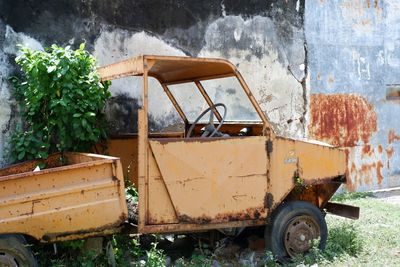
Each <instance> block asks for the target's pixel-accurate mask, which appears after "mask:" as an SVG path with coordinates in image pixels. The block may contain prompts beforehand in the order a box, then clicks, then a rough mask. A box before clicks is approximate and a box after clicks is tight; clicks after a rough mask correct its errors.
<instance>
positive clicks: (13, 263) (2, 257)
mask: <svg viewBox="0 0 400 267" xmlns="http://www.w3.org/2000/svg"><path fill="white" fill-rule="evenodd" d="M0 266H5V267H18V266H19V264H18V262H17V260H16V259H15V257H14V256H13V255H11V254H9V253H7V252H2V251H0Z"/></svg>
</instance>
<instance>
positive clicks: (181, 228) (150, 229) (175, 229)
mask: <svg viewBox="0 0 400 267" xmlns="http://www.w3.org/2000/svg"><path fill="white" fill-rule="evenodd" d="M265 224H266V220H265V219H262V220H245V221H234V222H226V223H205V224H193V223H176V224H175V223H171V224H159V225H146V226H145V227H144V228H143V229H139V233H184V232H195V231H203V230H208V229H218V228H231V227H249V226H258V225H265Z"/></svg>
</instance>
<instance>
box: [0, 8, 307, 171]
mask: <svg viewBox="0 0 400 267" xmlns="http://www.w3.org/2000/svg"><path fill="white" fill-rule="evenodd" d="M303 13H304V0H297V1H279V0H269V1H237V0H212V1H195V0H191V1H190V0H187V1H160V0H154V1H148V0H146V1H145V0H139V1H128V0H114V1H106V0H99V1H83V0H62V1H51V0H44V1H43V0H42V1H38V0H32V1H29V2H27V1H23V0H13V1H7V0H0V36H1V37H0V38H1V39H0V47H3V49H2V52H1V54H0V59H1V60H2V62H4V63H2V65H1V74H0V75H1V79H2V81H3V82H2V86H1V91H0V92H3V93H2V94H1V95H0V99H1V100H0V101H2V102H1V105H0V106H1V109H2V111H1V115H0V127H1V129H2V132H1V133H0V143H2V144H3V145H4V143H5V140H6V139H7V137H8V135H9V132H10V131H11V130H12V127H11V126H12V125H11V124H10V123H9V121H10V118H13V114H15V112H11V110H12V103H13V101H12V97H10V96H9V92H10V87H9V86H8V85H7V82H5V80H4V79H5V78H6V77H7V76H8V75H10V74H11V73H12V72H13V71H14V69H13V59H14V57H15V54H16V51H17V50H16V44H18V43H23V44H25V45H27V44H29V45H31V46H33V47H39V48H40V47H45V46H49V45H51V44H52V43H57V44H59V45H67V44H70V45H72V46H77V45H78V44H79V43H81V42H82V41H85V42H86V44H87V48H88V49H89V50H90V51H91V52H93V53H94V55H95V56H96V57H97V58H98V61H99V64H100V65H103V64H108V63H111V62H115V61H116V60H119V59H123V58H127V57H131V56H136V55H139V54H163V55H190V56H212V57H223V58H227V59H229V60H231V61H232V62H234V63H235V64H236V65H237V66H238V68H239V70H240V71H241V72H242V74H243V75H244V77H245V79H246V80H247V81H248V83H249V85H250V87H251V89H252V91H253V93H254V94H255V96H256V97H257V99H258V100H259V101H260V103H261V105H262V108H263V109H264V111H265V112H266V113H267V114H268V116H269V117H270V119H271V121H272V123H273V124H274V125H275V126H276V129H277V131H278V132H279V133H280V134H282V135H285V136H292V137H303V136H304V135H305V130H306V126H305V125H306V112H307V88H306V87H305V86H302V84H301V83H300V81H301V80H303V79H304V78H305V76H306V71H307V69H306V65H305V55H306V52H305V47H304V31H303ZM7 31H8V32H9V33H10V34H8V35H7V34H6V32H7ZM288 66H290V68H291V70H292V73H293V74H292V73H291V72H289V71H288ZM303 85H304V84H303ZM111 90H112V93H113V95H114V98H113V99H112V101H110V105H109V108H108V114H109V116H110V117H111V122H110V123H111V125H112V127H111V129H112V130H114V131H118V132H124V131H125V132H127V131H135V130H136V125H134V124H132V122H134V121H135V116H136V109H137V107H138V106H139V105H140V101H141V100H140V81H138V80H135V79H133V78H132V79H130V80H125V81H123V80H121V81H115V82H114V83H113V85H112V88H111ZM240 107H241V106H240V103H238V108H240ZM243 110H244V109H243ZM150 111H151V117H150V124H151V127H152V128H153V129H155V130H160V129H162V128H165V127H169V126H170V125H172V124H175V123H176V122H177V121H178V115H177V114H176V112H175V111H174V110H173V109H172V106H171V105H170V104H169V102H168V100H167V98H166V97H165V96H164V95H163V93H162V91H161V88H160V87H159V86H157V84H156V83H153V82H152V83H151V90H150ZM11 121H12V120H11ZM10 125H11V126H10ZM0 151H1V153H2V152H3V151H4V149H3V147H0ZM0 159H2V160H4V158H3V154H0ZM0 164H4V161H2V162H0Z"/></svg>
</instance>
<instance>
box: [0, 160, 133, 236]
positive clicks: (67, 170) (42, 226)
mask: <svg viewBox="0 0 400 267" xmlns="http://www.w3.org/2000/svg"><path fill="white" fill-rule="evenodd" d="M61 157H62V158H63V160H60V159H61ZM43 163H44V164H46V168H45V169H43V170H39V171H33V170H34V169H35V168H36V167H37V166H38V165H39V164H43ZM127 213H128V212H127V207H126V202H125V192H124V178H123V174H122V167H121V163H120V160H119V159H118V158H114V157H108V156H103V155H96V154H85V153H72V152H68V153H64V154H53V155H51V156H50V157H49V158H48V159H46V160H44V161H38V160H36V161H28V162H24V163H21V164H16V165H12V166H10V167H7V168H4V169H0V234H7V233H20V234H25V235H28V236H31V237H34V238H35V239H37V240H40V241H43V242H52V241H58V240H68V239H75V238H82V237H87V236H94V235H101V234H108V233H112V232H115V231H117V230H118V229H119V227H120V226H121V225H122V224H123V222H125V221H126V220H127Z"/></svg>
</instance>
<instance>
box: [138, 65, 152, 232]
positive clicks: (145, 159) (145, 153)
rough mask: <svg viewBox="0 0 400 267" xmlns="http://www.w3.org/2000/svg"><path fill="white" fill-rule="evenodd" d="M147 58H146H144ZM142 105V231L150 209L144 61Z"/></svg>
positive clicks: (146, 96) (139, 150) (146, 77)
mask: <svg viewBox="0 0 400 267" xmlns="http://www.w3.org/2000/svg"><path fill="white" fill-rule="evenodd" d="M144 60H145V59H144ZM144 66H145V69H144V73H143V93H142V107H141V108H140V109H139V111H138V133H139V137H138V139H139V140H138V146H139V147H138V154H139V155H138V161H139V162H138V163H139V166H138V176H139V179H138V180H139V220H138V230H139V232H142V231H143V229H144V227H145V224H146V221H147V210H148V177H149V175H148V149H149V145H148V73H147V71H148V69H147V66H146V61H145V62H144Z"/></svg>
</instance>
